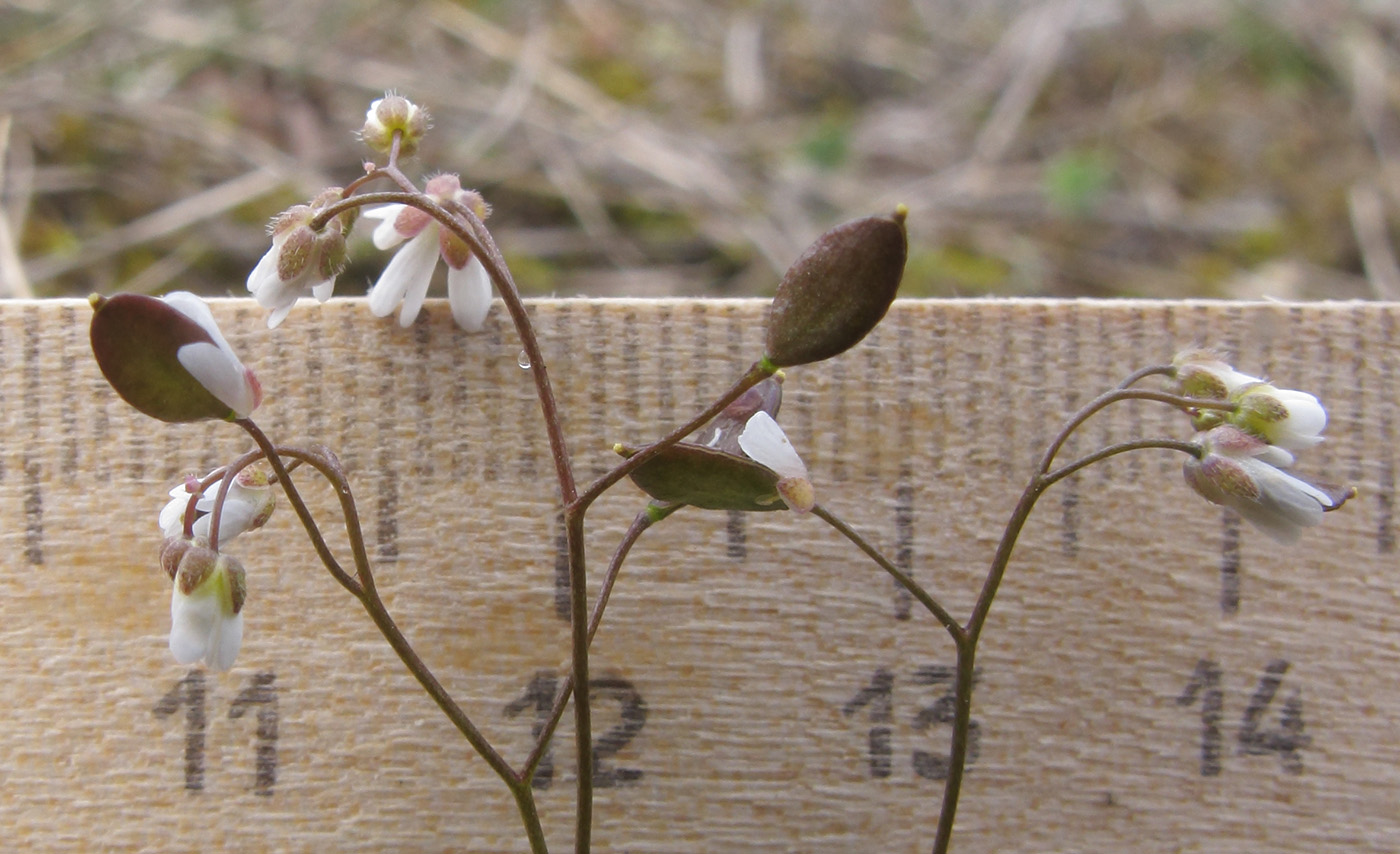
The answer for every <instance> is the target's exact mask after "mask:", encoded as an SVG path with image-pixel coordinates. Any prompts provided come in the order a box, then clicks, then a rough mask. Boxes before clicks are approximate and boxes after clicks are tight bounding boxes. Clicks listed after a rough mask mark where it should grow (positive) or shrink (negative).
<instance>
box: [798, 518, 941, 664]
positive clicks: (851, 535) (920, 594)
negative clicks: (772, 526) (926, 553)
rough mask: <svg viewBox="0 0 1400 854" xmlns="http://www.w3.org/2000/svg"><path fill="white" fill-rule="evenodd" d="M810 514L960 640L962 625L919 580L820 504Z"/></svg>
mask: <svg viewBox="0 0 1400 854" xmlns="http://www.w3.org/2000/svg"><path fill="white" fill-rule="evenodd" d="M812 515H813V516H816V517H817V518H818V519H821V520H822V521H823V522H826V523H827V524H828V525H830V526H831V527H833V528H835V529H836V530H837V531H838V532H839V533H840V534H841V535H842V536H844V537H845V538H846V539H848V540H850V541H851V542H852V543H854V544H855V545H856V548H858V549H860V550H861V551H863V552H865V554H866V555H867V556H869V558H870V559H871V560H873V561H875V563H877V564H879V566H880V568H881V569H883V570H884V571H885V572H888V573H889V574H890V575H891V576H893V577H894V580H895V581H898V582H899V583H900V584H901V585H902V586H903V587H904V589H905V590H908V591H909V593H910V594H912V595H913V597H914V598H915V599H918V600H919V604H921V605H923V606H924V609H925V610H927V611H928V612H929V613H930V614H932V615H933V616H934V617H935V618H936V619H937V620H938V622H940V623H942V624H943V628H945V629H947V630H948V633H949V634H950V635H952V636H953V640H954V641H957V640H960V639H961V638H962V637H963V635H964V632H963V627H962V626H961V625H960V624H959V623H958V621H957V620H956V619H954V618H953V615H952V614H949V613H948V611H947V609H946V608H944V607H943V606H942V605H940V604H938V601H937V600H935V599H934V598H933V597H932V596H930V595H929V594H928V591H926V590H924V588H923V587H922V586H921V585H920V584H919V582H917V581H915V580H914V579H913V578H910V577H909V575H908V574H907V573H905V572H904V571H903V570H901V569H900V568H899V567H897V566H895V565H894V564H893V563H891V562H890V560H889V558H886V557H885V556H884V555H883V554H881V553H880V550H879V549H877V548H875V547H874V546H873V545H871V544H870V543H869V542H868V541H866V539H865V538H864V537H862V536H861V535H860V534H858V533H856V531H855V529H853V528H852V527H851V526H850V525H847V524H846V523H845V522H843V521H842V520H841V519H840V518H839V517H838V516H837V515H836V514H835V513H832V512H831V511H830V510H828V509H826V508H825V507H823V506H821V505H820V504H818V505H816V506H815V507H813V508H812Z"/></svg>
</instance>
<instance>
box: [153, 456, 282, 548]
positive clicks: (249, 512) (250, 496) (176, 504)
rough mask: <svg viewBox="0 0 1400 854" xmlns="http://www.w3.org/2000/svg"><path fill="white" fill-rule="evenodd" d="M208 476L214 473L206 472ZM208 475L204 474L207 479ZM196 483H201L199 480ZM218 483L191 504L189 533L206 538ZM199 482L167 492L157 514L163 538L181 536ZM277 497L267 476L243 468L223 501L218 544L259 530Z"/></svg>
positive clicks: (187, 481) (185, 484)
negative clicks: (166, 498)
mask: <svg viewBox="0 0 1400 854" xmlns="http://www.w3.org/2000/svg"><path fill="white" fill-rule="evenodd" d="M209 474H211V475H212V474H214V472H210V473H209ZM208 476H209V475H205V477H206V478H207V477H208ZM200 480H203V478H201V479H200ZM219 483H220V481H217V480H216V481H214V482H213V483H212V484H210V485H209V487H208V488H207V489H205V490H204V492H203V493H202V494H201V495H200V496H199V498H198V499H197V500H196V501H195V520H194V528H193V533H194V536H196V537H203V538H205V539H208V537H209V526H210V522H211V520H212V519H213V518H214V516H213V513H214V500H215V498H216V497H217V496H218V494H219ZM198 484H199V481H197V480H195V479H194V478H190V479H188V480H186V481H185V482H184V483H181V484H179V485H178V486H176V487H175V488H173V489H171V490H170V502H169V503H168V504H166V505H165V507H163V508H162V509H161V511H160V530H161V533H162V534H164V535H165V536H167V537H180V536H183V534H184V530H185V511H186V509H187V508H188V507H189V504H190V499H191V498H193V497H194V490H195V489H197V488H198ZM276 503H277V495H276V493H275V492H274V491H273V489H272V487H271V485H270V484H269V483H268V478H267V475H266V474H264V473H263V472H261V471H258V470H256V469H243V470H242V471H240V472H239V473H238V476H237V477H235V478H234V480H233V483H232V484H231V485H230V486H229V490H228V495H227V496H225V498H224V510H223V513H222V515H221V516H220V517H219V542H220V543H221V544H222V543H227V542H228V541H229V540H232V539H233V538H234V537H237V536H238V535H239V534H244V533H247V532H248V531H251V530H254V529H256V528H261V527H262V526H263V525H264V524H265V523H266V522H267V520H268V518H269V517H270V516H271V515H272V510H273V508H274V507H275V506H276Z"/></svg>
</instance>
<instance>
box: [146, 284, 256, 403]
mask: <svg viewBox="0 0 1400 854" xmlns="http://www.w3.org/2000/svg"><path fill="white" fill-rule="evenodd" d="M161 299H162V300H163V301H164V302H165V303H166V304H167V305H169V306H170V307H171V308H173V309H175V310H176V311H178V312H180V313H181V314H183V315H184V316H185V317H188V318H189V319H190V320H192V321H194V322H195V324H197V325H198V326H199V327H200V329H202V330H203V331H204V334H205V335H207V336H208V338H209V340H207V341H195V342H193V343H190V344H184V345H181V347H180V348H179V349H178V350H176V351H175V358H176V359H178V360H179V362H180V365H181V366H182V367H183V368H184V369H185V370H186V371H189V373H190V376H192V377H194V379H195V381H196V382H198V383H199V384H200V385H202V386H204V388H205V389H206V390H208V392H209V393H210V394H212V395H214V397H216V398H218V400H219V401H220V402H221V403H224V404H225V405H227V406H228V407H229V408H230V409H232V410H233V413H234V415H235V416H237V417H238V418H247V417H248V416H249V415H250V414H252V412H253V410H254V409H257V408H258V404H260V403H262V386H261V385H259V384H258V378H257V377H256V376H254V375H253V372H252V371H251V370H249V369H248V368H245V367H244V366H243V363H242V362H241V361H239V359H238V356H237V355H236V354H234V352H233V348H232V347H230V346H229V345H228V341H226V340H224V336H223V333H222V332H220V331H219V325H218V324H217V323H215V322H214V314H213V312H211V311H210V310H209V306H208V305H206V304H205V303H204V300H202V299H200V298H199V297H197V296H195V295H194V294H192V293H189V292H188V291H175V292H174V293H169V294H166V295H165V296H164V297H162V298H161Z"/></svg>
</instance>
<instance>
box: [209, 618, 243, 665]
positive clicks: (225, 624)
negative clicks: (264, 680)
mask: <svg viewBox="0 0 1400 854" xmlns="http://www.w3.org/2000/svg"><path fill="white" fill-rule="evenodd" d="M242 645H243V614H242V612H240V613H237V614H234V615H233V616H232V617H223V618H221V619H220V620H219V621H218V622H217V623H216V624H215V625H214V628H213V631H211V632H210V633H209V650H208V652H207V653H205V656H204V659H205V661H207V662H209V666H210V667H212V668H213V669H215V670H228V669H229V668H230V667H232V666H233V661H234V659H236V658H238V649H239V647H241V646H242Z"/></svg>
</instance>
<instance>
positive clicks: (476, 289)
mask: <svg viewBox="0 0 1400 854" xmlns="http://www.w3.org/2000/svg"><path fill="white" fill-rule="evenodd" d="M447 301H448V303H449V304H450V305H451V306H452V318H453V319H454V320H456V321H457V325H458V326H460V327H462V328H463V329H465V330H467V331H468V332H480V331H481V327H482V326H483V325H484V324H485V322H486V314H487V313H488V312H489V311H490V310H491V276H490V275H489V274H488V273H487V272H486V268H485V267H483V266H482V264H481V262H480V261H478V260H477V258H476V256H475V255H473V256H472V259H471V260H470V261H468V262H467V266H465V267H463V268H462V269H460V270H454V269H452V267H451V266H449V267H448V268H447Z"/></svg>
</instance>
